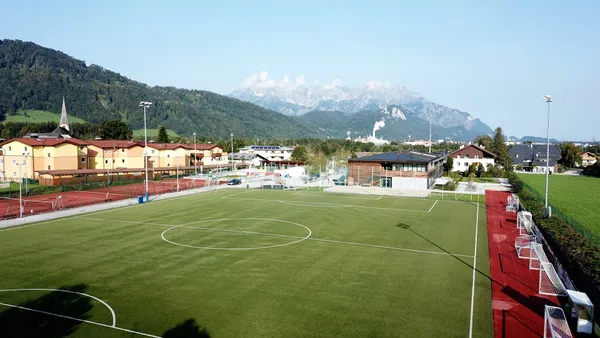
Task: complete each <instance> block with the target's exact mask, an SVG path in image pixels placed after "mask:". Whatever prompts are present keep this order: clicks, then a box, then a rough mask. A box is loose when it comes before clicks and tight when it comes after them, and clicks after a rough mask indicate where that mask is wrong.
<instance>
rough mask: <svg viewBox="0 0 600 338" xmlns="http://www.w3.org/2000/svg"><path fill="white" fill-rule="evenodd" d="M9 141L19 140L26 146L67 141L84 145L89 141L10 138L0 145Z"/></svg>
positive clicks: (49, 144)
mask: <svg viewBox="0 0 600 338" xmlns="http://www.w3.org/2000/svg"><path fill="white" fill-rule="evenodd" d="M11 142H20V143H23V144H26V145H28V146H32V147H35V146H48V147H51V146H56V145H59V144H63V143H69V144H74V145H78V146H84V145H88V144H89V143H87V142H84V141H81V140H78V139H76V138H42V139H36V138H13V139H10V140H8V141H5V142H3V143H2V144H1V145H2V146H3V145H5V144H8V143H11Z"/></svg>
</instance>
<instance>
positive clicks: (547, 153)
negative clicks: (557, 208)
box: [544, 95, 553, 216]
mask: <svg viewBox="0 0 600 338" xmlns="http://www.w3.org/2000/svg"><path fill="white" fill-rule="evenodd" d="M544 98H546V103H547V104H548V119H547V120H548V123H547V125H546V199H545V204H544V206H545V208H546V214H547V215H548V216H550V214H549V212H548V175H549V172H550V103H552V102H553V101H552V99H551V98H550V96H548V95H546V96H544Z"/></svg>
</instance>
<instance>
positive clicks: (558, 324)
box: [544, 305, 573, 338]
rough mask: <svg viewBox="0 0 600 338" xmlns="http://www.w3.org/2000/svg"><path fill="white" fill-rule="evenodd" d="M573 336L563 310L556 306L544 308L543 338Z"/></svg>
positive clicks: (567, 337) (570, 337) (569, 337)
mask: <svg viewBox="0 0 600 338" xmlns="http://www.w3.org/2000/svg"><path fill="white" fill-rule="evenodd" d="M572 337H573V334H572V333H571V329H570V328H569V323H568V322H567V318H566V317H565V312H564V311H563V309H561V308H559V307H556V306H548V305H546V306H545V309H544V338H572Z"/></svg>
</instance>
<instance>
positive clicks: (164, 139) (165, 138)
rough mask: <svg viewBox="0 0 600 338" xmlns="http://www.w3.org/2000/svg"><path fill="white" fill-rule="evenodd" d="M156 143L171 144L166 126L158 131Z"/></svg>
mask: <svg viewBox="0 0 600 338" xmlns="http://www.w3.org/2000/svg"><path fill="white" fill-rule="evenodd" d="M156 141H157V142H159V143H169V134H167V128H165V126H160V128H159V129H158V137H157V138H156Z"/></svg>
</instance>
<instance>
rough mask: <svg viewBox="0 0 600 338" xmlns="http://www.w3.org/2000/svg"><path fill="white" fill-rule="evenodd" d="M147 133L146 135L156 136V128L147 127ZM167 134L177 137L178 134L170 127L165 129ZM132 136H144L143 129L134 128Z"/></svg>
mask: <svg viewBox="0 0 600 338" xmlns="http://www.w3.org/2000/svg"><path fill="white" fill-rule="evenodd" d="M147 133H148V137H157V136H158V129H148V130H147ZM167 135H169V137H177V136H179V135H178V134H177V133H176V132H175V131H174V130H171V129H167ZM133 136H134V137H142V138H143V137H144V129H135V130H134V131H133Z"/></svg>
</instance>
